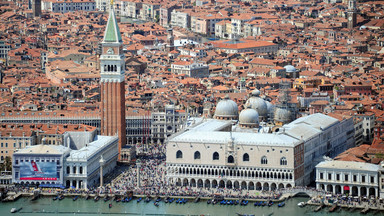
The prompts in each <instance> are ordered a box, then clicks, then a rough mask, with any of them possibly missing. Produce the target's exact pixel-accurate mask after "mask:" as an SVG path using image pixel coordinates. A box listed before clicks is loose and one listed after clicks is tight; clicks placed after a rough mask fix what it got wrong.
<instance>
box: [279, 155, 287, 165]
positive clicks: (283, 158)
mask: <svg viewBox="0 0 384 216" xmlns="http://www.w3.org/2000/svg"><path fill="white" fill-rule="evenodd" d="M280 165H287V158H285V157H282V158H281V159H280Z"/></svg>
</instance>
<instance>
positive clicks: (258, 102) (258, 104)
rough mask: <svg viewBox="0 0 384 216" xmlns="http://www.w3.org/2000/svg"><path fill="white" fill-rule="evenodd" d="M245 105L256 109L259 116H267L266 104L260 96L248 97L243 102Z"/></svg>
mask: <svg viewBox="0 0 384 216" xmlns="http://www.w3.org/2000/svg"><path fill="white" fill-rule="evenodd" d="M245 106H246V107H248V106H250V107H251V108H252V109H254V110H256V111H257V113H259V115H260V116H263V117H265V116H267V113H268V110H267V104H266V103H265V101H264V100H263V99H262V98H260V97H255V96H252V97H250V98H249V99H248V100H247V102H246V103H245Z"/></svg>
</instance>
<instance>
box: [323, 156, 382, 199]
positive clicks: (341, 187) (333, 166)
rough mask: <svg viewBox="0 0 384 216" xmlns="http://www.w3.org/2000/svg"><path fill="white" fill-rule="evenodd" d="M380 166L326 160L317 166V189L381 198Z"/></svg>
mask: <svg viewBox="0 0 384 216" xmlns="http://www.w3.org/2000/svg"><path fill="white" fill-rule="evenodd" d="M379 168H380V166H379V165H376V164H370V163H363V162H354V161H335V160H326V161H323V162H321V163H319V164H318V165H317V166H316V188H317V189H322V190H326V191H328V192H332V193H335V194H347V193H348V194H349V195H352V196H375V197H377V196H379Z"/></svg>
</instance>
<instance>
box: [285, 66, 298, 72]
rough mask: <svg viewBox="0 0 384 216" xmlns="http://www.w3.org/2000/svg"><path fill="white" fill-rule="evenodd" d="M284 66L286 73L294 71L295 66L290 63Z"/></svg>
mask: <svg viewBox="0 0 384 216" xmlns="http://www.w3.org/2000/svg"><path fill="white" fill-rule="evenodd" d="M284 68H285V71H286V72H287V73H292V72H296V68H295V67H294V66H292V65H285V66H284Z"/></svg>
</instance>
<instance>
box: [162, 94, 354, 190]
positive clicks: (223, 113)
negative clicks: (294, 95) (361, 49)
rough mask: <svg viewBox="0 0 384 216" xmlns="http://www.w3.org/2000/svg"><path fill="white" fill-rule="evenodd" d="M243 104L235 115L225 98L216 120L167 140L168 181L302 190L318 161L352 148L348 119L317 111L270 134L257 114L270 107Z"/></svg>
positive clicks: (235, 108) (258, 188)
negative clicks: (240, 110) (243, 106)
mask: <svg viewBox="0 0 384 216" xmlns="http://www.w3.org/2000/svg"><path fill="white" fill-rule="evenodd" d="M255 101H256V102H257V103H256V102H255ZM246 104H247V107H248V108H246V109H244V110H242V112H241V113H240V115H239V114H238V109H237V105H236V103H235V102H233V101H231V100H230V99H229V98H228V97H226V98H225V99H224V100H222V101H220V102H219V103H218V104H217V108H216V111H215V115H214V117H215V119H206V120H204V121H201V122H199V123H198V124H195V125H192V126H191V127H189V128H187V129H185V130H184V131H182V132H179V133H176V134H175V135H173V136H171V137H170V138H169V139H168V142H167V161H166V164H167V181H168V183H170V184H175V185H184V186H186V185H188V186H192V187H225V188H240V187H241V188H243V189H248V190H254V189H256V190H261V189H263V190H274V189H276V188H286V187H293V186H304V185H308V184H309V183H310V182H311V181H314V180H315V174H314V172H315V171H314V168H315V166H316V164H317V163H318V162H317V161H318V159H319V158H322V157H323V156H324V155H329V156H336V155H337V154H339V153H341V152H342V151H344V150H345V149H346V148H347V147H348V146H349V145H352V144H353V139H354V136H353V135H354V134H353V133H349V129H350V128H351V130H352V132H353V122H352V123H350V124H349V120H348V121H347V120H343V121H339V120H337V119H335V118H332V117H330V116H327V115H323V114H319V113H318V114H314V115H310V116H306V117H302V118H299V119H297V120H295V121H293V122H291V123H289V124H286V125H284V126H283V127H281V128H279V130H278V131H277V132H274V133H270V131H271V130H270V128H268V127H267V126H264V127H260V126H259V121H261V119H262V118H260V116H259V112H260V113H263V114H265V113H268V112H270V111H269V110H268V107H267V106H260V101H258V100H249V101H248V102H247V103H246ZM263 109H265V110H263ZM251 110H253V111H251ZM237 119H239V121H238V122H237ZM260 125H265V123H264V124H260Z"/></svg>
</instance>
